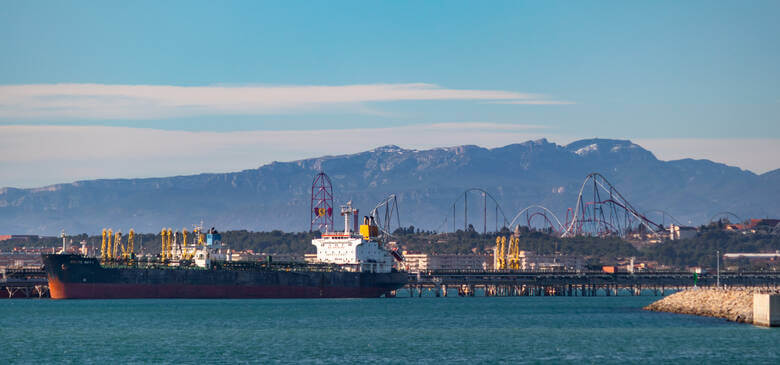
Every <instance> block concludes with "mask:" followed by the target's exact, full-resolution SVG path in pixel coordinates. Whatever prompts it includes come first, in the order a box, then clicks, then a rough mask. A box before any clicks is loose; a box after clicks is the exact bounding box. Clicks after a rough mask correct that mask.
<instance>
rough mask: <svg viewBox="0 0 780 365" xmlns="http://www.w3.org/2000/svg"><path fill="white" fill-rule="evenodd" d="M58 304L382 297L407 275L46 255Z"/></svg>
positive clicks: (47, 268)
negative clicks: (111, 263)
mask: <svg viewBox="0 0 780 365" xmlns="http://www.w3.org/2000/svg"><path fill="white" fill-rule="evenodd" d="M43 261H44V265H45V267H46V273H47V276H48V278H49V292H50V294H51V297H52V298H53V299H121V298H234V299H238V298H376V297H380V296H382V295H386V294H388V293H390V292H391V291H393V290H396V289H398V288H400V287H402V286H403V285H404V284H406V279H407V277H406V273H402V272H391V273H356V272H344V271H329V272H323V271H284V270H247V271H237V270H224V269H220V270H203V269H171V268H129V267H124V268H119V267H115V268H112V267H103V266H101V265H100V263H99V262H98V260H96V259H94V258H85V257H81V256H77V255H44V257H43Z"/></svg>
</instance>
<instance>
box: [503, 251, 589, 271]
mask: <svg viewBox="0 0 780 365" xmlns="http://www.w3.org/2000/svg"><path fill="white" fill-rule="evenodd" d="M507 259H510V258H507ZM517 261H518V262H517V264H518V269H519V270H531V271H562V270H574V271H581V270H582V269H583V267H584V266H585V260H584V259H583V258H582V257H581V256H574V255H564V254H561V253H555V254H551V255H537V254H536V253H535V252H533V251H519V252H518V255H517Z"/></svg>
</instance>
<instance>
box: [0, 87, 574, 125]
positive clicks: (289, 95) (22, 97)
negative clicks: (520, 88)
mask: <svg viewBox="0 0 780 365" xmlns="http://www.w3.org/2000/svg"><path fill="white" fill-rule="evenodd" d="M413 100H417V101H424V100H429V101H430V100H487V101H493V102H495V101H501V102H507V103H517V104H539V105H541V104H564V103H567V102H563V101H555V100H547V98H544V99H543V96H541V95H537V94H530V93H519V92H513V91H502V90H475V89H447V88H443V87H440V86H438V85H433V84H424V83H410V84H373V85H342V86H284V85H282V86H172V85H105V84H35V85H4V86H0V118H2V119H17V120H18V119H45V120H61V119H75V118H80V119H154V118H174V117H186V116H198V115H259V114H289V113H306V112H313V111H319V110H322V109H330V108H340V109H343V110H345V111H349V112H353V113H356V114H361V113H365V112H366V110H367V109H366V108H365V107H364V105H363V104H364V103H371V102H393V101H413Z"/></svg>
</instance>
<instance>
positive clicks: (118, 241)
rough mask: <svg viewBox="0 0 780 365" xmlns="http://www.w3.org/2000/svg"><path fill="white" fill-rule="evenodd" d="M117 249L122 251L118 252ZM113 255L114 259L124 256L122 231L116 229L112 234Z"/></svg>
mask: <svg viewBox="0 0 780 365" xmlns="http://www.w3.org/2000/svg"><path fill="white" fill-rule="evenodd" d="M119 251H122V253H121V254H120V253H119ZM114 257H115V258H116V259H123V258H125V246H124V245H123V244H122V232H119V231H116V234H115V235H114Z"/></svg>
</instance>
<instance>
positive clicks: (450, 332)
mask: <svg viewBox="0 0 780 365" xmlns="http://www.w3.org/2000/svg"><path fill="white" fill-rule="evenodd" d="M655 299H658V298H656V297H465V298H464V297H447V298H431V297H429V298H425V297H424V298H379V299H300V300H284V299H278V300H275V299H273V300H269V299H265V300H47V299H13V300H0V339H2V347H0V364H8V363H40V364H48V363H101V364H107V363H114V364H126V363H202V364H213V363H311V364H319V363H397V364H406V363H420V364H450V363H540V362H552V363H583V362H584V363H650V362H667V363H668V362H673V363H708V364H709V363H751V364H758V363H774V364H778V363H780V328H771V329H770V328H761V327H755V326H752V325H746V324H737V323H731V322H727V321H725V320H721V319H714V318H704V317H696V316H688V315H677V314H668V313H655V312H646V311H642V310H641V308H642V307H643V306H645V305H647V304H649V303H650V302H652V301H653V300H655Z"/></svg>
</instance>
